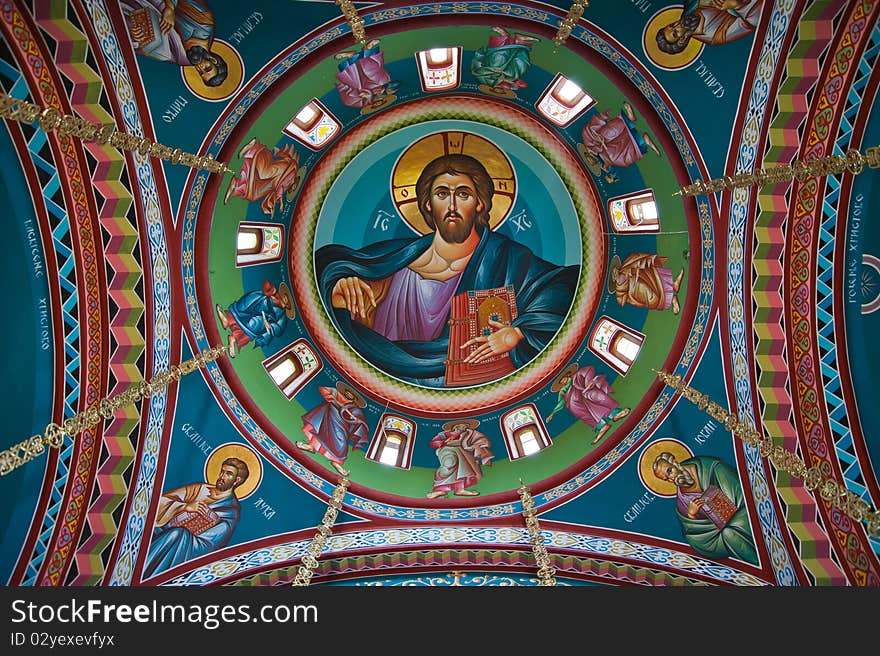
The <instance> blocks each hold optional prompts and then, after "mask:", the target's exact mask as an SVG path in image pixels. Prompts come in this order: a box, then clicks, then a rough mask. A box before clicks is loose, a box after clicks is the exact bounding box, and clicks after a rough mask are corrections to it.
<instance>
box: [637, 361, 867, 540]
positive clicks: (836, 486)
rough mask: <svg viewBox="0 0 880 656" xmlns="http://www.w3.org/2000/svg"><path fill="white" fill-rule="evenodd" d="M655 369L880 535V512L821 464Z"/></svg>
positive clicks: (781, 466) (764, 455)
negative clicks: (808, 460) (811, 463)
mask: <svg viewBox="0 0 880 656" xmlns="http://www.w3.org/2000/svg"><path fill="white" fill-rule="evenodd" d="M654 371H655V372H656V373H657V376H658V377H659V378H660V380H662V381H663V382H664V383H666V384H667V385H669V386H670V387H671V388H672V389H674V390H675V391H676V392H680V393H681V395H682V396H683V397H684V398H686V399H687V400H688V401H690V402H691V403H693V404H695V405H696V406H697V407H698V408H699V409H700V410H705V411H706V413H707V414H708V415H709V416H710V417H712V418H713V419H715V420H717V421H719V422H721V423H722V424H723V425H724V428H725V429H727V430H729V431H730V432H731V433H733V435H734V436H736V437H738V438H739V439H741V440H742V441H743V442H745V443H746V444H751V445H752V446H757V447H758V453H760V454H761V457H762V458H769V459H770V462H772V463H773V465H774V466H775V467H776V468H777V469H781V470H782V471H784V472H787V473H788V474H790V475H791V476H793V477H795V478H802V479H803V480H804V487H806V488H807V489H808V490H809V491H811V492H812V491H813V490H818V491H819V496H820V497H822V499H824V500H825V501H828V502H829V503H830V504H831V505H832V506H834V507H835V508H837V509H838V510H840V511H841V512H843V513H845V514H846V515H848V516H849V517H850V518H852V519H853V520H855V521H857V522H862V521H865V522H867V531H868V534H869V535H870V536H871V537H877V536H878V535H880V512H878V511H876V510H872V509H871V506H870V505H869V504H868V503H867V502H865V501H864V500H863V499H862V498H861V497H860V496H859V495H857V494H855V493H854V492H850V491H849V490H848V489H847V488H846V485H842V484H840V483H838V482H837V481H835V480H834V479H833V478H830V477H827V476H825V474H823V472H822V469H821V468H820V467H819V466H813V467H807V465H806V464H805V463H804V461H803V460H801V458H800V456H798V455H797V454H796V453H794V452H792V451H789V450H788V449H786V448H785V447H782V446H780V445H778V444H776V445H775V444H773V438H772V437H771V436H769V435H766V436H765V435H763V433H762V432H761V431H758V430H757V429H755V428H752V427H751V426H749V425H748V424H747V423H745V422H743V421H740V420H739V419H738V418H737V417H736V416H735V415H733V414H731V413H729V412H727V410H725V409H724V408H722V407H721V406H720V405H718V404H717V403H715V402H714V401H711V400H710V399H709V396H708V394H701V393H700V392H698V391H697V390H695V389H694V388H693V387H690V386H689V385H687V384H686V383H685V382H684V381H683V380H682V377H681V375H680V374H676V375H675V376H672V375H670V374H669V373H667V372H665V371H657V370H656V369H655V370H654Z"/></svg>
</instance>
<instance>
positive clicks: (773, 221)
mask: <svg viewBox="0 0 880 656" xmlns="http://www.w3.org/2000/svg"><path fill="white" fill-rule="evenodd" d="M840 11H841V8H840V7H838V8H836V9H835V8H834V7H832V6H830V5H829V3H825V2H814V3H813V4H812V5H811V6H810V7H809V8H808V9H807V10H805V12H804V14H803V15H802V17H801V19H800V22H799V25H798V29H799V36H798V37H797V39H796V41H795V42H794V43H793V44H792V47H791V49H790V51H789V53H788V56H787V58H786V60H785V67H786V70H785V74H786V77H785V78H784V79H783V80H782V81H781V82H780V84H779V87H778V90H777V92H776V98H775V103H776V105H777V106H778V107H779V112H778V114H777V115H776V116H775V117H774V118H773V119H772V120H771V121H770V123H769V126H768V133H767V143H766V145H765V149H766V155H765V161H779V162H788V161H790V160H791V159H793V158H794V157H795V156H796V154H797V148H798V144H799V143H800V135H799V130H798V129H799V126H801V125H802V124H803V122H804V121H805V120H806V114H807V111H808V109H809V108H808V103H807V101H806V100H805V98H806V97H807V95H808V94H809V93H810V89H811V88H814V87H815V85H816V84H818V74H819V72H820V71H821V69H822V62H823V61H824V58H825V56H826V55H827V50H828V47H829V44H830V43H831V40H832V37H833V34H834V18H835V16H836V15H837V14H838V13H839V12H840ZM817 37H818V38H817ZM811 79H812V80H815V81H814V82H813V85H812V86H811V85H810V84H809V81H810V80H811ZM772 102H773V100H772V99H768V106H771V103H772ZM757 146H758V144H755V149H756V152H758V148H757ZM787 190H788V187H784V188H783V187H780V188H776V189H766V190H764V191H761V192H760V193H758V198H757V208H756V216H755V226H754V233H753V237H752V240H753V246H752V267H753V274H752V289H753V290H754V292H753V293H752V294H751V300H752V303H753V304H754V306H755V309H754V310H753V313H752V332H753V340H754V342H753V344H754V352H755V370H756V378H757V390H756V391H757V393H758V395H759V396H760V397H761V398H762V399H763V401H764V408H763V417H762V420H763V422H764V424H765V425H766V427H767V430H768V432H769V434H770V435H773V436H774V437H777V438H779V439H780V442H781V444H782V445H783V446H785V447H786V448H788V449H792V450H794V449H797V444H798V442H797V431H796V429H795V426H794V423H793V417H794V407H793V402H792V399H791V391H790V389H791V387H790V386H791V380H790V378H789V369H788V358H787V357H786V355H785V353H786V349H787V342H786V331H785V318H784V314H785V310H784V308H785V301H784V295H783V290H782V286H783V280H784V278H785V265H784V263H783V262H782V253H783V246H782V245H783V244H784V243H785V239H786V236H785V235H786V224H787V215H788V200H787V198H786V191H787ZM743 195H744V194H741V193H737V194H736V195H735V198H737V199H738V198H740V197H741V196H743ZM743 230H744V228H743ZM772 245H777V246H772ZM744 280H745V277H744V278H743V281H744ZM732 330H733V327H732V326H731V331H732ZM742 330H744V326H743V328H742ZM736 373H737V372H735V373H734V375H736ZM781 379H782V381H783V382H780V380H781ZM743 380H744V381H745V385H744V387H743V394H741V395H740V396H739V398H738V400H739V401H740V408H741V411H742V409H743V408H746V407H748V408H751V388H750V386H749V385H750V383H749V381H748V378H744V379H743ZM746 386H749V387H746ZM746 394H747V396H746ZM749 414H751V411H750V410H749ZM749 451H750V456H751V457H753V458H754V459H755V465H754V466H755V467H759V466H761V465H760V464H759V463H758V460H760V458H758V455H757V451H756V450H755V448H754V447H751V448H749ZM775 486H776V491H777V494H778V495H779V497H780V499H781V500H782V502H783V504H784V505H785V510H784V513H785V518H786V523H787V525H788V530H789V531H790V533H791V534H792V535H793V537H794V539H795V541H796V543H799V556H800V561H801V563H802V564H803V566H804V568H805V569H806V571H807V572H808V574H809V576H811V577H812V578H813V579H814V580H815V581H816V582H817V583H818V584H823V585H835V584H836V585H840V584H843V583H845V578H844V577H843V575H842V573H841V571H840V568H839V566H838V564H837V563H836V560H835V558H834V557H833V554H832V553H831V550H830V547H829V544H830V543H829V538H828V535H827V533H826V532H825V529H824V528H823V527H822V523H821V519H820V518H819V517H818V514H817V513H818V510H817V507H816V501H815V499H814V497H813V495H812V494H810V493H809V492H808V491H807V490H806V489H805V488H804V486H803V481H801V480H799V479H793V478H792V477H791V476H789V475H788V474H786V473H785V472H777V473H776V477H775Z"/></svg>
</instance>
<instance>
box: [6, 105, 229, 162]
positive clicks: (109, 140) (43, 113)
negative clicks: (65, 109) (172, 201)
mask: <svg viewBox="0 0 880 656" xmlns="http://www.w3.org/2000/svg"><path fill="white" fill-rule="evenodd" d="M0 118H7V119H9V120H12V121H19V122H21V123H30V124H33V123H35V122H36V123H37V124H38V126H39V127H40V129H41V130H43V131H44V132H47V133H48V132H52V131H56V132H57V133H58V134H59V135H61V136H65V135H70V136H72V137H75V138H77V139H80V140H82V141H86V142H88V141H94V142H95V143H96V144H98V145H99V146H103V145H104V144H110V145H111V146H113V147H114V148H119V149H120V150H131V151H137V152H138V153H139V154H141V155H143V156H148V155H149V156H150V157H156V158H158V159H161V160H166V161H169V162H171V163H172V164H182V165H183V166H188V167H190V168H193V169H200V170H203V171H208V172H209V173H220V174H226V173H234V171H233V170H232V169H230V168H229V166H228V165H227V164H225V163H224V162H219V161H217V160H215V159H214V156H213V155H212V154H211V153H208V154H207V155H204V156H198V155H195V154H194V153H189V152H185V151H183V150H181V149H180V148H172V147H171V146H165V145H163V144H160V143H157V142H155V141H151V140H150V139H147V138H146V137H139V136H137V135H135V134H129V133H128V132H120V131H119V130H117V129H116V128H115V127H114V126H113V125H102V124H100V123H92V122H91V121H86V120H85V119H81V118H79V117H77V116H72V115H70V114H62V113H61V112H60V111H58V110H57V109H56V108H54V107H47V108H45V109H44V108H42V107H40V106H39V105H36V104H34V103H31V102H27V101H26V100H19V99H18V98H13V97H12V96H10V95H9V94H6V93H3V92H2V91H0Z"/></svg>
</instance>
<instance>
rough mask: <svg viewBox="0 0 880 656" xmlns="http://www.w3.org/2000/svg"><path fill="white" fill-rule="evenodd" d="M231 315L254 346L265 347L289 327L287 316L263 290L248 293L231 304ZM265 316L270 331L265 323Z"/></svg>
mask: <svg viewBox="0 0 880 656" xmlns="http://www.w3.org/2000/svg"><path fill="white" fill-rule="evenodd" d="M229 313H230V314H231V315H232V316H233V317H234V318H235V321H236V322H237V323H238V325H239V327H240V328H241V330H242V332H243V333H244V334H245V335H247V336H248V337H250V339H251V340H252V341H253V343H254V346H265V345H266V344H268V343H269V342H270V341H271V340H272V338H273V337H277V336H278V335H280V334H281V333H282V332H283V331H284V328H285V327H286V326H287V314H286V313H285V311H284V308H283V307H278V306H277V305H275V303H273V302H272V299H271V298H269V297H268V296H266V294H265V293H264V292H263V291H262V290H255V291H252V292H248V293H247V294H245V295H244V296H242V297H241V298H240V299H238V300H237V301H235V302H234V303H232V304H230V306H229ZM263 314H265V315H266V322H267V323H268V324H269V330H268V331H267V330H266V325H265V324H264V323H263Z"/></svg>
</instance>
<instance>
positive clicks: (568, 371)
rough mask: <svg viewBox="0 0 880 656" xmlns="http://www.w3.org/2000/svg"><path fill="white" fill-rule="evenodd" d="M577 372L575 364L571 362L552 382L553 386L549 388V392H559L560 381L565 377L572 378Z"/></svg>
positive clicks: (560, 387)
mask: <svg viewBox="0 0 880 656" xmlns="http://www.w3.org/2000/svg"><path fill="white" fill-rule="evenodd" d="M577 370H578V364H577V362H572V363H571V364H570V365H568V366H567V367H566V368H565V369H563V370H562V371H561V372H560V373H559V376H557V377H556V380H554V381H553V384H552V385H551V386H550V391H551V392H558V391H559V390H561V389H562V385H560V384H559V383H560V381H562V379H563V378H565V377H566V376H574V375H575V374H576V373H577Z"/></svg>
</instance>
